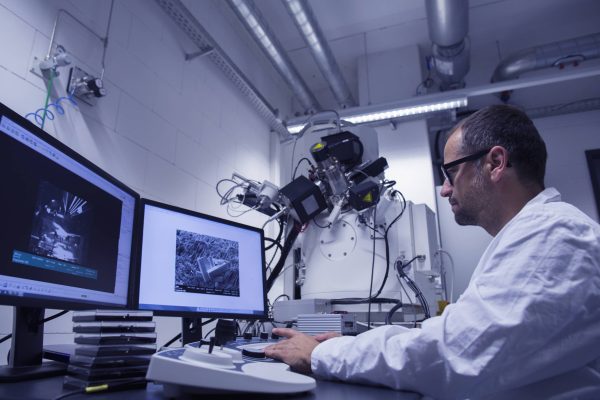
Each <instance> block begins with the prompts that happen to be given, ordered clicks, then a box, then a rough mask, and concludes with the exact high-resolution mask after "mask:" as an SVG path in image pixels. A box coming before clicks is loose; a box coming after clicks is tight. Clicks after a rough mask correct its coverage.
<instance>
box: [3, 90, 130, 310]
mask: <svg viewBox="0 0 600 400" xmlns="http://www.w3.org/2000/svg"><path fill="white" fill-rule="evenodd" d="M2 116H6V117H7V118H9V119H10V120H11V121H13V122H15V123H17V124H18V125H20V126H21V127H22V128H24V129H26V130H27V131H29V132H31V133H32V134H33V135H35V136H37V137H38V138H39V139H41V140H43V141H45V142H46V143H48V144H49V145H51V146H53V147H55V148H56V149H58V150H59V151H61V152H62V153H64V154H65V155H67V156H68V157H71V158H72V159H73V160H75V161H77V162H78V163H80V164H82V165H83V166H85V167H86V168H89V169H90V170H91V171H92V172H94V173H95V174H98V175H99V176H100V177H102V178H104V179H106V180H107V181H109V182H110V183H112V184H113V185H115V186H117V187H118V188H119V189H121V190H123V191H124V192H126V193H127V194H129V195H131V196H132V197H133V198H134V203H135V204H134V215H133V225H132V229H133V231H132V238H131V239H132V240H131V250H130V254H131V257H130V260H129V281H128V285H127V287H128V290H127V298H126V304H115V303H104V302H92V301H75V300H71V299H64V298H62V299H57V298H51V297H43V296H41V297H30V296H13V295H7V294H2V293H0V305H7V306H25V307H40V308H53V309H67V310H85V309H129V308H131V306H132V303H133V296H132V293H131V291H132V288H133V286H132V282H133V279H134V277H135V265H136V264H135V260H136V259H137V255H136V254H135V251H136V250H137V245H136V243H137V232H136V226H137V220H138V219H139V215H138V211H139V202H140V195H139V194H138V193H137V192H135V191H134V190H133V189H131V188H130V187H128V186H127V185H125V184H124V183H123V182H121V181H119V180H118V179H116V178H115V177H113V176H112V175H110V174H109V173H108V172H106V171H104V170H103V169H102V168H100V167H99V166H97V165H96V164H94V163H92V162H91V161H89V160H88V159H86V158H85V157H83V156H82V155H80V154H79V153H77V152H76V151H75V150H73V149H71V148H70V147H69V146H67V145H65V144H64V143H62V142H61V141H59V140H58V139H56V138H55V137H54V136H52V135H50V134H49V133H47V132H45V131H44V130H42V129H41V128H39V127H38V126H36V125H35V124H34V123H32V122H31V121H29V120H27V119H26V118H24V117H22V116H21V115H19V114H18V113H16V112H15V111H13V110H12V109H10V108H9V107H8V106H6V105H5V104H3V103H1V102H0V118H1V117H2ZM32 151H33V150H32Z"/></svg>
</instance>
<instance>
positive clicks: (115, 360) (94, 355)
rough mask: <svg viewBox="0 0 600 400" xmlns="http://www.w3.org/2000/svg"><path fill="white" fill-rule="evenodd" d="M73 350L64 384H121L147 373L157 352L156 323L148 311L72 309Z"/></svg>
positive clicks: (83, 386)
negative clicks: (74, 310)
mask: <svg viewBox="0 0 600 400" xmlns="http://www.w3.org/2000/svg"><path fill="white" fill-rule="evenodd" d="M73 332H74V333H75V344H76V346H75V352H74V354H73V355H72V356H71V358H70V360H69V367H68V369H67V376H66V377H65V381H64V386H65V387H71V388H77V389H83V388H86V387H89V386H97V385H103V384H108V385H111V384H121V383H126V382H129V381H132V380H138V379H139V380H140V386H145V383H144V382H143V381H142V379H143V378H144V377H145V376H146V372H147V370H148V364H150V358H151V357H152V354H154V353H155V352H156V332H155V323H154V321H152V312H150V311H124V310H119V311H114V310H96V311H78V312H74V313H73Z"/></svg>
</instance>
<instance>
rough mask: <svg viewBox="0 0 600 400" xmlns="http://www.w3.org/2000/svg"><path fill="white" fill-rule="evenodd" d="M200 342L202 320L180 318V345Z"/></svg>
mask: <svg viewBox="0 0 600 400" xmlns="http://www.w3.org/2000/svg"><path fill="white" fill-rule="evenodd" d="M201 340H202V318H188V317H182V318H181V343H182V345H183V346H185V345H186V344H188V343H193V342H199V341H201Z"/></svg>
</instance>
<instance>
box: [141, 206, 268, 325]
mask: <svg viewBox="0 0 600 400" xmlns="http://www.w3.org/2000/svg"><path fill="white" fill-rule="evenodd" d="M140 221H141V224H142V228H141V249H140V250H139V251H138V253H139V255H140V264H139V285H138V287H137V288H138V289H139V293H138V296H137V298H138V300H139V304H138V307H139V309H141V310H153V311H155V312H156V313H158V314H163V315H179V316H194V315H196V316H207V317H209V316H214V317H223V318H266V316H267V305H266V291H265V269H264V241H263V238H264V235H263V231H262V229H258V228H254V227H251V226H246V225H242V224H238V223H235V222H230V221H227V220H223V219H220V218H216V217H212V216H208V215H204V214H200V213H196V212H193V211H189V210H184V209H181V208H176V207H172V206H168V205H165V204H161V203H157V202H154V201H151V200H145V199H143V200H142V212H141V219H140Z"/></svg>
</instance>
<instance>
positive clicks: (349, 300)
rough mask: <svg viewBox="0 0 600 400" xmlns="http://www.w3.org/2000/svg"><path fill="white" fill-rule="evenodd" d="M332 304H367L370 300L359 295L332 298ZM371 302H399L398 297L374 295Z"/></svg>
mask: <svg viewBox="0 0 600 400" xmlns="http://www.w3.org/2000/svg"><path fill="white" fill-rule="evenodd" d="M330 302H331V304H365V303H368V302H369V299H363V298H358V297H350V298H343V299H331V300H330ZM371 303H373V304H388V303H390V304H397V303H399V300H398V299H390V298H386V297H374V298H372V299H371Z"/></svg>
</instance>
